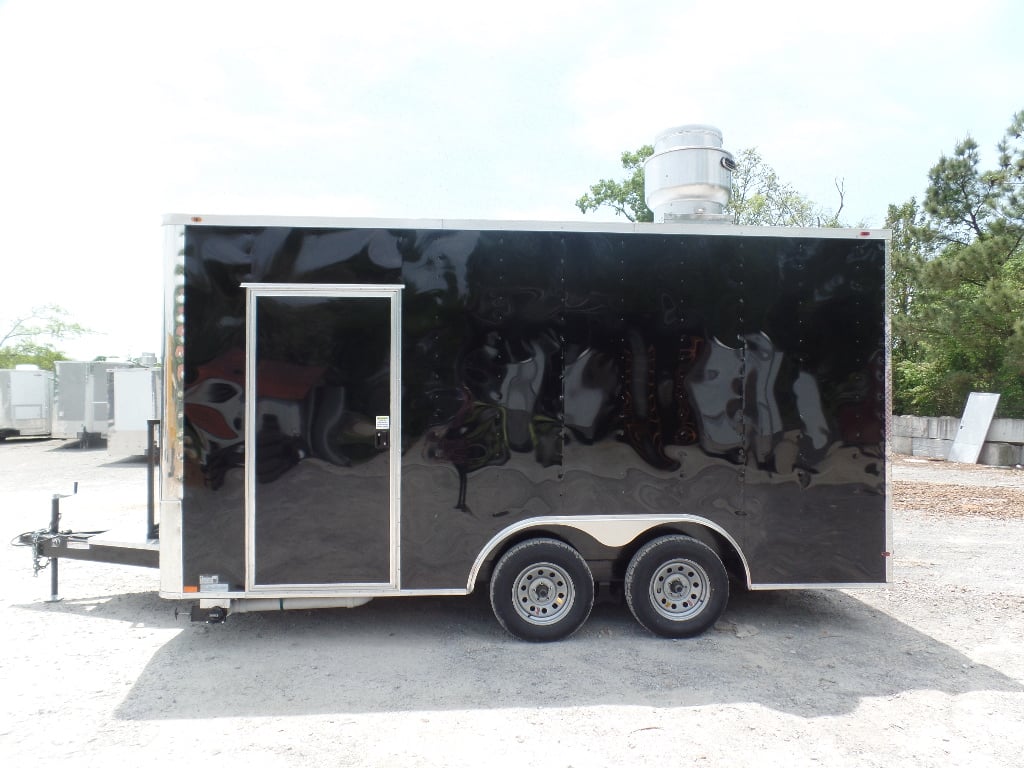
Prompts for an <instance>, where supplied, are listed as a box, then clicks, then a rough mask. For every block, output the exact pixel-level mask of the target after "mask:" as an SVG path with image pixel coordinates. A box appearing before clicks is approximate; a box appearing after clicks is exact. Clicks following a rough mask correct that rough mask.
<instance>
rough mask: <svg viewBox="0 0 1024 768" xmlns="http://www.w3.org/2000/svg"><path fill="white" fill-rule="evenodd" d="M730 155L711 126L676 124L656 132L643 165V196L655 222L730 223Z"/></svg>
mask: <svg viewBox="0 0 1024 768" xmlns="http://www.w3.org/2000/svg"><path fill="white" fill-rule="evenodd" d="M735 169H736V161H735V160H734V159H733V156H732V155H731V154H730V153H728V152H726V151H725V150H724V149H722V132H721V131H720V130H718V129H717V128H713V127H712V126H710V125H680V126H677V127H675V128H669V129H668V130H665V131H662V132H661V133H660V134H658V137H657V138H656V139H655V140H654V154H653V155H651V156H650V157H649V158H648V159H647V162H646V163H644V198H645V200H646V201H647V207H648V208H650V209H651V210H652V211H654V220H655V221H656V222H658V223H671V222H673V221H732V216H731V215H729V214H726V213H723V212H722V211H723V210H724V209H725V204H726V203H728V202H729V193H730V191H731V190H732V172H733V171H734V170H735Z"/></svg>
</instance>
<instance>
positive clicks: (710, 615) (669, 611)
mask: <svg viewBox="0 0 1024 768" xmlns="http://www.w3.org/2000/svg"><path fill="white" fill-rule="evenodd" d="M728 602H729V574H728V573H727V572H726V570H725V566H724V565H722V561H721V559H720V558H719V557H718V555H716V554H715V551H714V550H713V549H711V547H709V546H707V545H706V544H704V543H703V542H700V541H697V540H696V539H691V538H690V537H689V536H678V535H673V536H662V537H661V538H660V539H655V540H653V541H650V542H648V543H647V544H645V545H644V546H643V547H641V548H640V551H639V552H637V553H636V554H635V555H634V556H633V559H632V560H631V561H630V563H629V568H628V569H627V570H626V603H627V605H629V610H630V611H631V612H632V613H633V616H634V617H635V618H636V620H637V621H638V622H640V624H642V625H643V626H644V627H646V628H647V629H649V630H650V631H651V632H654V633H655V634H656V635H662V636H663V637H694V636H695V635H699V634H701V633H702V632H705V631H706V630H708V629H710V628H711V627H713V626H714V624H715V622H716V621H718V619H719V617H720V616H721V615H722V613H723V612H724V611H725V606H726V603H728Z"/></svg>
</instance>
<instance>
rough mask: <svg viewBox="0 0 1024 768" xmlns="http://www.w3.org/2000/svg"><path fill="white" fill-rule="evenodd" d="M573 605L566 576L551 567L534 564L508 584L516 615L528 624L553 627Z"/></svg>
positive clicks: (555, 566)
mask: <svg viewBox="0 0 1024 768" xmlns="http://www.w3.org/2000/svg"><path fill="white" fill-rule="evenodd" d="M575 601H576V588H575V587H574V586H573V583H572V578H571V577H570V576H569V573H568V572H567V571H566V570H565V569H564V568H562V567H561V566H560V565H555V564H554V563H534V564H533V565H531V566H529V567H527V568H524V569H523V570H522V571H520V572H519V575H518V576H516V579H515V581H513V582H512V604H513V605H515V607H516V613H518V614H519V616H520V617H521V618H523V619H525V620H526V621H528V622H529V623H531V624H554V623H555V622H558V621H561V620H562V619H563V618H565V615H566V614H567V613H568V612H569V610H570V609H571V608H572V604H573V603H574V602H575Z"/></svg>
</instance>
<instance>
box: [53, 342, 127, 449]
mask: <svg viewBox="0 0 1024 768" xmlns="http://www.w3.org/2000/svg"><path fill="white" fill-rule="evenodd" d="M132 365H133V364H132V363H129V362H121V361H113V360H105V361H92V362H85V361H81V360H60V361H58V362H57V363H56V364H55V366H54V367H55V370H56V389H55V393H54V419H53V437H56V438H59V439H61V440H69V439H78V440H89V439H90V438H93V437H97V438H102V439H106V437H107V431H108V429H109V426H110V395H109V389H110V382H109V377H110V373H111V372H112V371H114V370H119V369H122V368H130V367H132Z"/></svg>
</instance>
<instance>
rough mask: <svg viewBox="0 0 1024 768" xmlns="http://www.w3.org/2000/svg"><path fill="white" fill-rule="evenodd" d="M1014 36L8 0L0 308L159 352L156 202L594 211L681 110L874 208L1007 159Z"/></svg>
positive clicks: (646, 11) (839, 8)
mask: <svg viewBox="0 0 1024 768" xmlns="http://www.w3.org/2000/svg"><path fill="white" fill-rule="evenodd" d="M639 9H642V10H639ZM1022 33H1024V3H1020V2H1018V0H974V1H973V2H971V3H963V2H959V1H958V2H947V0H931V1H930V2H928V3H924V2H920V1H917V0H915V1H904V0H884V1H883V0H858V1H857V2H832V3H823V2H820V0H818V1H815V2H800V1H793V2H788V1H787V0H777V1H776V2H773V3H764V2H741V1H740V0H718V1H717V2H714V3H711V2H707V0H699V1H698V2H692V1H691V0H672V1H670V2H661V1H660V0H648V2H645V3H639V4H638V3H625V2H610V1H609V2H605V1H603V0H586V1H585V2H584V1H579V0H546V1H545V2H530V1H529V0H520V2H517V3H490V2H484V1H483V0H475V2H444V0H441V2H435V3H423V2H388V1H387V0H376V2H372V3H358V4H356V3H348V2H343V1H342V0H335V1H333V2H303V1H302V0H291V2H287V3H286V2H281V1H280V0H278V1H277V2H252V1H249V2H234V1H229V2H216V0H205V2H191V0H176V1H175V2H166V3H165V2H155V1H153V2H138V0H132V1H131V2H111V1H108V0H91V1H89V2H86V1H85V0H0V110H2V112H0V115H2V118H0V225H2V228H0V324H3V322H4V320H6V319H9V318H11V317H15V316H17V315H18V314H20V313H23V312H25V311H27V310H29V309H30V308H31V307H33V306H35V305H39V304H45V303H58V304H60V305H62V306H63V307H65V308H67V309H68V310H69V311H70V313H71V315H72V317H73V319H75V320H77V321H78V322H80V323H82V324H83V325H86V326H89V327H90V328H92V329H94V330H95V331H96V332H95V333H94V334H92V335H90V336H87V337H85V338H83V339H81V340H79V341H76V342H73V343H64V344H62V345H61V348H63V349H64V350H65V351H67V352H69V353H70V354H72V355H73V356H75V357H79V358H83V359H89V358H92V357H94V356H96V355H101V354H102V355H113V356H127V355H135V354H139V353H141V352H144V351H156V352H159V351H160V350H159V348H158V347H159V343H160V341H159V340H160V328H161V316H160V313H161V306H162V287H161V263H162V258H163V254H162V250H161V231H160V230H161V226H160V222H161V215H162V214H164V213H168V212H180V213H203V214H213V213H234V214H261V215H263V214H288V215H292V214H296V215H323V216H346V217H350V216H351V217H398V218H407V217H408V218H431V217H435V218H436V217H446V218H482V219H506V218H515V219H543V220H567V219H580V218H583V217H582V215H581V214H580V213H579V211H578V210H577V209H576V208H575V206H574V204H573V203H574V201H575V200H576V199H577V198H578V197H579V196H580V195H581V194H582V193H583V192H585V191H586V190H587V188H588V186H589V185H590V184H591V183H592V182H594V181H596V180H597V179H599V178H601V177H618V176H619V175H620V171H621V169H620V167H619V164H618V158H619V154H620V153H621V151H622V150H624V149H634V148H636V147H638V146H640V145H641V144H644V143H650V142H652V140H653V138H654V136H655V135H656V134H657V133H658V132H659V131H661V130H662V129H664V128H667V127H669V126H673V125H678V124H682V123H711V124H713V125H716V126H718V127H719V128H720V129H721V130H722V132H723V134H724V137H725V146H726V148H727V149H729V150H732V151H733V152H739V151H740V150H741V149H744V148H747V147H757V148H758V149H759V150H760V152H761V154H762V156H763V157H764V159H765V160H766V161H767V162H768V163H769V164H771V165H772V166H773V167H774V168H775V169H776V171H777V172H778V173H779V175H780V177H781V178H782V179H783V180H785V181H788V182H789V183H791V184H792V185H793V186H794V187H796V188H797V189H798V190H799V191H801V192H802V193H804V194H805V195H807V196H808V197H810V198H812V199H813V200H815V201H816V202H818V203H820V204H822V205H825V206H827V207H832V208H834V207H835V206H836V205H837V203H838V198H837V196H836V193H835V188H834V183H835V179H837V178H840V179H842V180H843V183H844V185H845V190H846V207H845V209H844V214H845V218H846V220H847V221H848V222H850V223H851V224H856V223H859V222H864V223H866V224H868V225H869V226H875V227H877V226H880V225H881V224H882V223H883V222H884V218H885V211H886V206H887V205H888V204H889V203H898V202H902V201H904V200H906V199H908V198H909V197H911V196H918V197H920V196H921V195H922V194H923V191H924V188H925V185H926V180H927V173H928V169H929V168H930V167H931V166H932V165H933V164H934V163H935V162H936V161H937V160H938V159H939V157H940V155H941V154H942V153H947V154H948V153H950V152H951V151H952V149H953V147H954V145H955V144H956V142H957V141H958V140H959V139H961V138H963V137H965V136H967V135H968V134H969V135H971V136H973V137H974V138H975V139H977V140H978V141H979V142H980V143H981V145H982V147H983V148H984V149H985V150H986V152H987V156H988V157H989V158H991V157H992V156H993V155H994V149H993V148H994V146H995V144H996V142H997V141H998V140H999V138H1000V137H1001V136H1002V134H1003V131H1004V130H1005V128H1006V126H1007V125H1008V124H1009V123H1010V120H1011V118H1012V116H1013V114H1014V113H1015V112H1017V111H1018V110H1021V109H1024V86H1022V85H1021V82H1022V81H1021V72H1022V71H1024V52H1022V51H1024V45H1022V43H1021V37H1022ZM609 217H610V214H591V215H589V216H588V217H586V218H591V219H594V220H603V219H607V218H609Z"/></svg>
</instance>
